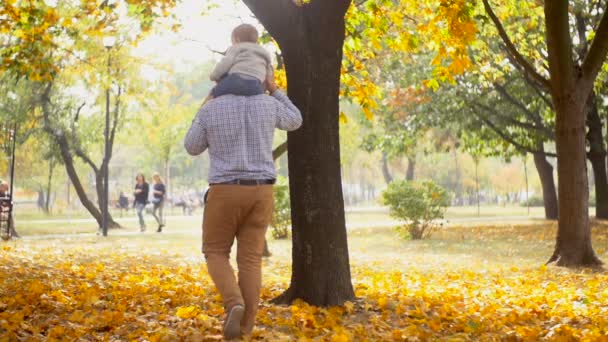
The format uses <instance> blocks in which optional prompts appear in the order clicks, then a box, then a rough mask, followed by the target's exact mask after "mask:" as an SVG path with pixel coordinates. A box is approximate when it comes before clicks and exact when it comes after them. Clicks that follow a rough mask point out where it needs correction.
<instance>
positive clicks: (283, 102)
mask: <svg viewBox="0 0 608 342" xmlns="http://www.w3.org/2000/svg"><path fill="white" fill-rule="evenodd" d="M265 85H266V89H267V90H268V92H270V95H271V96H272V97H274V98H275V99H277V100H278V101H279V103H278V104H277V122H276V127H277V128H278V129H282V130H285V131H295V130H296V129H298V128H300V126H302V114H301V113H300V110H299V109H298V107H296V106H295V105H294V104H293V102H291V100H290V99H289V98H288V97H287V95H285V94H283V92H281V91H280V90H279V88H278V87H277V84H276V83H275V80H274V72H273V70H272V69H270V71H269V72H268V73H267V75H266V82H265Z"/></svg>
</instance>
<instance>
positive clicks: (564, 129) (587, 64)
mask: <svg viewBox="0 0 608 342" xmlns="http://www.w3.org/2000/svg"><path fill="white" fill-rule="evenodd" d="M569 20H570V18H569V13H568V2H567V1H545V23H546V30H545V31H546V36H547V50H548V55H549V73H550V75H551V81H550V84H551V97H552V99H553V105H554V108H555V112H556V118H555V129H556V148H557V161H558V164H557V170H558V196H559V222H558V231H557V239H556V245H555V251H554V253H553V255H552V256H551V258H550V259H549V262H554V261H555V262H556V263H557V265H560V266H570V267H573V266H597V265H600V264H601V261H600V260H599V259H598V257H597V256H596V255H595V252H594V251H593V247H592V245H591V227H590V226H589V187H588V186H589V183H588V179H587V158H586V140H585V119H586V115H585V114H586V111H585V107H586V102H587V99H588V97H589V95H590V94H591V91H592V88H593V82H594V80H595V78H596V76H597V73H598V71H599V69H600V67H601V65H602V63H603V60H604V59H605V56H606V52H607V51H608V41H606V40H605V38H604V37H602V38H599V39H600V40H597V39H594V41H593V43H592V45H591V48H590V49H589V54H588V56H586V57H585V60H584V63H583V65H582V66H581V67H580V68H579V67H577V66H575V64H574V60H573V52H572V38H571V37H570V29H569ZM606 33H608V17H607V14H606V13H604V14H603V17H602V22H601V23H600V25H599V27H598V34H600V36H601V35H602V34H606ZM596 38H598V36H596Z"/></svg>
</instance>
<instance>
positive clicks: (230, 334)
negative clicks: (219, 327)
mask: <svg viewBox="0 0 608 342" xmlns="http://www.w3.org/2000/svg"><path fill="white" fill-rule="evenodd" d="M244 314H245V307H244V306H243V305H241V304H237V305H235V306H233V307H232V308H230V311H228V315H227V316H226V321H225V322H224V338H225V339H227V340H231V339H234V338H238V337H241V320H242V319H243V315H244Z"/></svg>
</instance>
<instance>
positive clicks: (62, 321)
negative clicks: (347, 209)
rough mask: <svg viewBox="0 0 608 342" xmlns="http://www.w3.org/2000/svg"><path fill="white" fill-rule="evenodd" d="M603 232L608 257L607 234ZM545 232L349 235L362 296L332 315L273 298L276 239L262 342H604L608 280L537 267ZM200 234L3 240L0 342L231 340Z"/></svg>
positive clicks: (282, 283) (280, 268) (280, 274)
mask: <svg viewBox="0 0 608 342" xmlns="http://www.w3.org/2000/svg"><path fill="white" fill-rule="evenodd" d="M598 229H599V230H596V232H595V235H596V237H597V238H596V242H595V245H596V249H597V250H598V251H599V252H600V253H601V256H602V257H603V259H604V260H608V255H607V254H606V252H605V247H606V230H605V228H598ZM553 233H554V227H551V226H548V225H529V226H506V227H505V226H493V227H467V228H452V230H450V231H449V232H447V233H439V234H437V235H436V237H434V238H433V239H431V240H429V241H424V242H413V241H400V240H398V239H396V235H395V234H394V233H393V232H392V231H390V230H369V231H367V230H365V231H358V232H356V233H353V234H351V238H350V243H351V255H352V262H353V283H354V286H355V288H356V294H357V297H358V299H357V300H354V301H353V302H349V303H346V305H344V306H343V307H335V308H329V309H322V308H316V307H310V306H308V305H306V304H304V303H295V305H292V306H289V307H287V306H274V305H270V304H268V301H269V300H270V299H271V298H272V297H274V296H276V295H278V294H279V293H280V292H281V290H283V289H284V288H285V287H286V286H287V282H288V279H289V271H290V270H289V264H288V263H287V262H286V260H289V257H288V256H289V247H288V246H289V243H288V242H275V241H271V249H272V250H273V253H274V254H275V255H274V256H273V257H271V258H270V259H268V260H267V261H266V262H265V271H264V272H265V284H264V285H265V287H264V292H263V301H264V303H263V304H262V307H261V310H260V313H259V316H258V321H259V324H258V327H257V329H256V331H255V333H254V335H253V336H252V338H253V339H256V340H270V341H282V340H285V341H288V340H297V339H304V340H306V339H312V340H324V341H325V340H327V341H349V340H354V341H357V340H370V341H378V340H387V341H390V340H396V341H400V340H455V341H458V340H513V341H517V340H524V341H536V340H555V341H576V340H585V341H608V274H607V273H605V272H591V271H570V270H564V269H560V268H554V267H548V268H547V267H544V266H541V265H542V262H540V261H539V260H542V259H544V258H546V257H547V256H548V255H549V254H550V253H549V252H550V246H551V244H552V242H551V240H552V236H553V235H552V234H553ZM198 236H199V235H196V233H195V232H194V231H193V232H192V234H183V235H171V234H165V235H152V234H151V233H149V234H144V235H135V234H134V235H132V236H121V237H110V238H108V239H107V240H104V239H103V238H74V239H61V240H60V239H54V240H21V241H16V242H10V243H3V244H0V341H13V340H15V341H17V340H23V341H26V340H27V341H30V340H83V341H90V340H108V341H148V340H149V341H181V340H186V341H201V340H221V320H222V318H223V310H222V307H221V301H220V298H219V297H218V295H217V293H216V292H215V290H214V288H213V285H212V283H211V281H210V278H209V276H208V274H207V272H206V268H205V265H204V262H203V258H202V256H201V255H200V254H199V253H198V251H199V242H198V240H197V239H198Z"/></svg>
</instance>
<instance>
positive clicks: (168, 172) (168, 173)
mask: <svg viewBox="0 0 608 342" xmlns="http://www.w3.org/2000/svg"><path fill="white" fill-rule="evenodd" d="M171 184H172V183H171V164H170V160H169V158H166V159H165V187H166V194H165V197H168V196H167V194H172V192H171V190H170V187H171Z"/></svg>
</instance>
